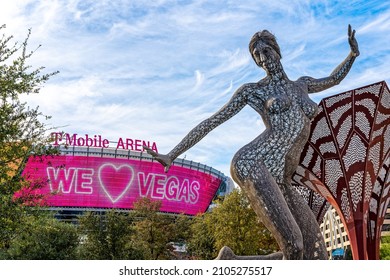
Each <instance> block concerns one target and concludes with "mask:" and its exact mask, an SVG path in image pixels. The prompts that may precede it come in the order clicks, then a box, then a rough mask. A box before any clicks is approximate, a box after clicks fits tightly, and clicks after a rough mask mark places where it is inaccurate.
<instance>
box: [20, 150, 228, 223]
mask: <svg viewBox="0 0 390 280" xmlns="http://www.w3.org/2000/svg"><path fill="white" fill-rule="evenodd" d="M23 175H24V176H25V178H27V179H28V180H32V181H33V180H39V181H42V180H43V181H44V182H46V183H45V184H44V186H43V187H42V188H41V189H39V191H40V193H42V194H50V193H53V195H50V196H48V200H47V203H48V204H49V205H50V206H54V207H87V208H121V209H132V208H133V203H134V202H135V201H137V200H138V199H139V198H142V197H150V198H152V199H153V200H160V201H161V203H162V204H161V208H160V210H161V211H163V212H171V213H183V214H188V215H196V214H198V213H203V212H205V211H206V210H207V208H208V206H209V205H210V203H211V201H212V199H213V197H214V195H215V193H216V191H217V190H218V187H219V186H220V183H221V179H220V178H218V177H215V176H213V175H210V174H206V173H204V172H202V171H198V170H192V169H189V168H185V167H180V166H172V167H171V169H170V170H169V172H168V173H164V168H163V167H162V166H161V164H159V163H157V162H150V161H141V160H135V159H118V158H102V157H91V156H63V155H61V156H48V157H43V158H42V157H30V158H29V160H28V162H27V165H26V168H25V169H24V171H23Z"/></svg>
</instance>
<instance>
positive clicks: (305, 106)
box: [232, 80, 317, 183]
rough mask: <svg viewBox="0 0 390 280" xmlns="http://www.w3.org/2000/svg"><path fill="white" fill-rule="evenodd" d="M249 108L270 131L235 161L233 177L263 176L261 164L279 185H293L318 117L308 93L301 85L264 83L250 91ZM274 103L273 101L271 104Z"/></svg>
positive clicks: (248, 147) (253, 85) (234, 159)
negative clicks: (313, 125)
mask: <svg viewBox="0 0 390 280" xmlns="http://www.w3.org/2000/svg"><path fill="white" fill-rule="evenodd" d="M246 91H247V94H248V95H247V104H248V105H249V106H251V107H252V108H253V109H254V110H255V111H256V112H258V113H259V114H260V115H261V117H262V118H263V121H264V124H265V126H266V130H265V131H264V132H263V133H262V134H261V135H259V136H258V137H257V138H256V139H255V140H253V141H252V142H251V143H249V144H248V145H246V146H244V147H243V148H241V149H240V150H239V151H238V152H237V153H236V155H235V156H234V158H233V161H232V167H233V166H234V168H232V172H233V173H235V174H232V175H233V176H238V178H239V179H240V180H245V179H246V178H249V177H251V176H252V177H253V176H261V174H259V173H260V172H261V171H260V170H257V169H258V166H259V162H260V163H264V165H265V167H266V168H267V169H268V171H269V172H270V173H271V175H272V176H273V177H274V178H275V179H276V181H277V182H278V183H289V180H290V178H291V175H292V174H293V172H294V171H295V169H296V167H297V165H298V161H299V157H300V154H301V150H302V147H303V146H304V144H305V143H306V141H307V138H308V136H309V131H310V119H312V118H313V117H314V116H315V114H316V113H317V105H316V104H315V103H314V102H313V101H311V100H310V99H309V97H308V95H307V93H306V92H305V89H304V88H303V87H301V86H300V85H299V84H298V83H296V82H292V81H288V80H279V81H277V82H275V83H274V82H272V81H271V82H269V81H267V83H266V84H265V82H264V81H263V80H262V81H260V82H259V83H257V84H250V85H248V87H247V88H246ZM271 100H273V101H271Z"/></svg>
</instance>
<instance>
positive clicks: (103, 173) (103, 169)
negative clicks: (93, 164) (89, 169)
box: [98, 163, 134, 203]
mask: <svg viewBox="0 0 390 280" xmlns="http://www.w3.org/2000/svg"><path fill="white" fill-rule="evenodd" d="M98 172H99V174H98V176H99V182H100V186H101V187H102V189H103V191H104V192H105V193H106V195H107V197H108V198H109V199H110V200H111V202H112V203H116V202H117V201H118V200H120V199H121V198H122V197H123V195H124V194H125V193H126V192H127V190H128V189H129V188H130V186H131V183H132V182H133V177H134V176H133V175H134V170H133V168H132V167H131V166H130V165H127V164H122V165H120V166H118V167H116V166H115V165H114V164H112V163H105V164H103V165H102V166H100V168H99V171H98Z"/></svg>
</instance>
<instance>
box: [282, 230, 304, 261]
mask: <svg viewBox="0 0 390 280" xmlns="http://www.w3.org/2000/svg"><path fill="white" fill-rule="evenodd" d="M284 257H285V258H286V259H288V260H302V259H303V238H302V235H301V236H299V237H297V238H295V239H294V240H289V241H287V245H286V246H285V250H284Z"/></svg>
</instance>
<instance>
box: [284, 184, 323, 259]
mask: <svg viewBox="0 0 390 280" xmlns="http://www.w3.org/2000/svg"><path fill="white" fill-rule="evenodd" d="M280 188H281V190H282V192H283V194H284V197H285V200H286V202H287V205H288V206H289V208H290V211H291V213H292V215H293V216H294V218H295V221H296V222H297V224H298V226H299V228H300V230H301V233H302V237H303V247H304V250H303V258H304V259H307V260H326V259H328V254H327V251H326V246H325V242H324V238H323V236H322V234H321V231H320V228H319V226H318V223H317V220H316V218H315V216H314V214H313V212H312V211H311V209H310V207H309V205H308V204H307V203H306V201H305V200H304V199H303V198H302V197H301V196H300V194H299V193H298V192H296V191H295V190H294V189H293V188H292V186H291V185H281V186H280Z"/></svg>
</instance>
